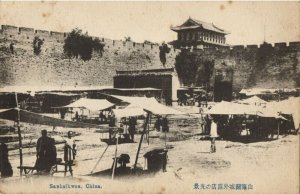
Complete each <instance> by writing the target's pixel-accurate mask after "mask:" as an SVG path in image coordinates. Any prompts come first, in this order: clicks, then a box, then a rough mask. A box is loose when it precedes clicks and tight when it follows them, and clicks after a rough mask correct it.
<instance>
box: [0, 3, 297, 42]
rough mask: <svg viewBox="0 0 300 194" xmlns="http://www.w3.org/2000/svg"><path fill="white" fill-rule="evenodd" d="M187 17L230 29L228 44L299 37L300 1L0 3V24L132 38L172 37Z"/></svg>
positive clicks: (138, 40)
mask: <svg viewBox="0 0 300 194" xmlns="http://www.w3.org/2000/svg"><path fill="white" fill-rule="evenodd" d="M189 16H191V17H193V18H195V19H199V20H202V21H206V22H213V23H214V24H215V25H216V26H218V27H220V28H223V29H225V30H227V31H230V32H231V34H230V35H228V36H227V42H228V43H229V44H233V45H237V44H260V43H262V41H263V40H264V26H265V29H266V30H265V34H266V41H267V42H270V43H274V42H290V41H300V26H299V24H300V3H299V2H236V1H233V2H56V3H55V2H15V3H14V2H0V24H10V25H16V26H24V27H33V28H35V29H45V30H53V31H66V32H69V31H70V30H71V29H72V28H74V27H79V28H81V29H83V30H84V31H88V32H89V34H90V35H95V36H101V37H107V38H112V39H117V40H120V39H123V38H124V37H125V36H130V37H131V38H132V40H134V41H136V42H143V41H144V40H150V41H155V42H162V41H171V40H174V39H176V33H175V32H173V31H171V30H170V26H171V25H174V26H176V25H180V24H182V23H183V22H184V21H185V20H187V19H188V17H189Z"/></svg>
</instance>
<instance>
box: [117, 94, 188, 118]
mask: <svg viewBox="0 0 300 194" xmlns="http://www.w3.org/2000/svg"><path fill="white" fill-rule="evenodd" d="M112 96H113V97H115V98H118V99H120V100H122V101H125V102H128V103H130V105H132V106H134V107H140V108H142V109H144V110H145V111H147V112H151V113H152V114H155V115H178V114H186V113H183V112H180V111H178V110H175V109H173V108H170V107H168V106H165V105H163V104H160V103H159V102H157V100H156V99H155V98H153V97H152V98H147V97H130V96H116V95H112Z"/></svg>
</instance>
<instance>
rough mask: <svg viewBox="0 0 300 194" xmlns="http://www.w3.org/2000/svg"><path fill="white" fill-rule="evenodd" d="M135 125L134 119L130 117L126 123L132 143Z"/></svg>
mask: <svg viewBox="0 0 300 194" xmlns="http://www.w3.org/2000/svg"><path fill="white" fill-rule="evenodd" d="M135 125H136V118H135V117H130V118H129V121H128V131H129V134H130V137H131V140H132V141H134V134H135Z"/></svg>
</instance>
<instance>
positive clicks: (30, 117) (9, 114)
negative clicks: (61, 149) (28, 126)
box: [0, 108, 100, 128]
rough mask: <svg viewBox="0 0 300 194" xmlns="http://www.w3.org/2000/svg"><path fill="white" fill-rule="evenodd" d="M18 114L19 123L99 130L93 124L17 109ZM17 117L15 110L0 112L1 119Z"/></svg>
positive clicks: (13, 119) (15, 119)
mask: <svg viewBox="0 0 300 194" xmlns="http://www.w3.org/2000/svg"><path fill="white" fill-rule="evenodd" d="M19 113H20V121H21V122H25V123H32V124H39V125H49V126H60V127H69V128H100V126H98V125H94V124H89V123H81V122H73V121H67V120H63V119H58V118H53V117H49V116H44V115H40V114H37V113H33V112H29V111H26V110H22V109H19ZM17 115H18V109H16V108H12V109H6V110H4V111H1V110H0V118H1V119H6V120H11V121H17Z"/></svg>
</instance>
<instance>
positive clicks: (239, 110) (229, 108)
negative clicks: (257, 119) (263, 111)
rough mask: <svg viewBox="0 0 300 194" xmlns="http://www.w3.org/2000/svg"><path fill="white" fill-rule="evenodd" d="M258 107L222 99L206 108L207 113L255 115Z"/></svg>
mask: <svg viewBox="0 0 300 194" xmlns="http://www.w3.org/2000/svg"><path fill="white" fill-rule="evenodd" d="M257 112H258V109H257V108H256V107H255V106H253V105H252V106H250V105H245V104H238V103H232V102H226V101H222V102H220V103H218V104H216V105H215V106H213V107H212V108H211V109H210V110H207V111H206V113H207V114H217V115H243V114H248V115H256V114H257Z"/></svg>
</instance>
